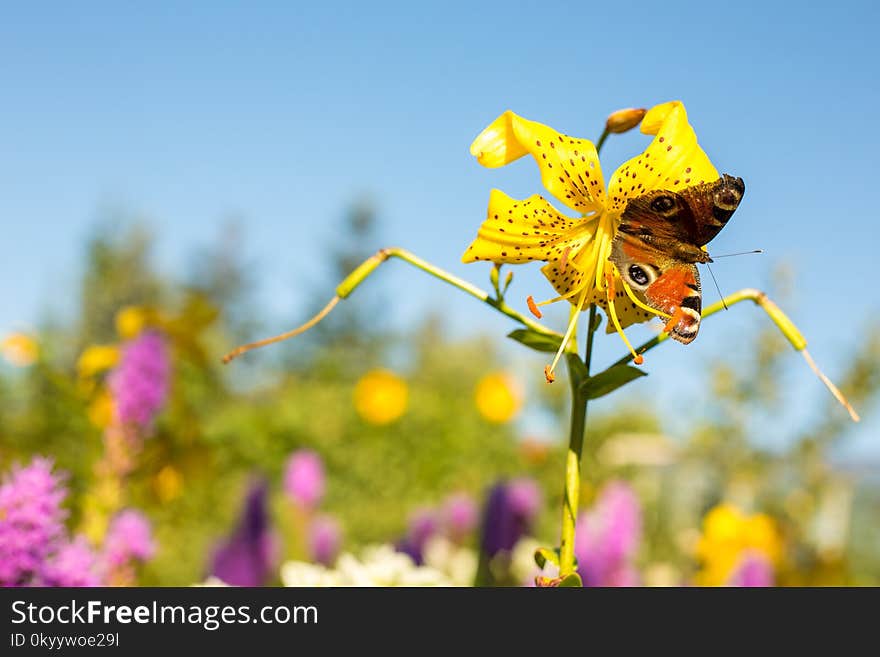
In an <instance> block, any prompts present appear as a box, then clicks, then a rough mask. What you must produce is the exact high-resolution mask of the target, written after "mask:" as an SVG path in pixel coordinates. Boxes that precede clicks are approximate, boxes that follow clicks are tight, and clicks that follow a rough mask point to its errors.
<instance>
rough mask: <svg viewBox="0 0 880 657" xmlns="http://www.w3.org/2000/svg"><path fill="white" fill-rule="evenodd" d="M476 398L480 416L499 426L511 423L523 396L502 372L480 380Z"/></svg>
mask: <svg viewBox="0 0 880 657" xmlns="http://www.w3.org/2000/svg"><path fill="white" fill-rule="evenodd" d="M474 398H475V401H476V403H477V410H479V411H480V415H482V416H483V417H484V418H486V419H487V420H489V422H495V423H497V424H503V423H504V422H510V420H512V419H513V418H514V416H515V415H516V414H517V413H518V412H519V409H520V406H521V405H522V395H521V394H520V392H519V390H518V389H517V386H516V383H515V382H514V381H513V380H512V379H511V378H510V377H509V376H508V375H506V374H503V373H500V372H495V373H492V374H487V375H486V376H484V377H483V378H482V379H480V381H479V383H477V389H476V392H475V394H474Z"/></svg>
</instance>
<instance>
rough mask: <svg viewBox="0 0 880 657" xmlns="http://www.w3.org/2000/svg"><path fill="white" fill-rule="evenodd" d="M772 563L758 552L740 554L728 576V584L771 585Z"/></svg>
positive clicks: (747, 585) (772, 583) (773, 581)
mask: <svg viewBox="0 0 880 657" xmlns="http://www.w3.org/2000/svg"><path fill="white" fill-rule="evenodd" d="M774 583H775V578H774V576H773V564H771V563H770V561H768V560H767V558H766V557H765V556H764V555H763V554H761V553H760V552H755V551H751V552H747V553H746V554H744V555H743V556H742V558H741V559H740V561H739V564H738V565H737V567H736V569H735V570H734V572H733V575H731V577H730V582H729V584H730V586H746V587H768V586H773V585H774Z"/></svg>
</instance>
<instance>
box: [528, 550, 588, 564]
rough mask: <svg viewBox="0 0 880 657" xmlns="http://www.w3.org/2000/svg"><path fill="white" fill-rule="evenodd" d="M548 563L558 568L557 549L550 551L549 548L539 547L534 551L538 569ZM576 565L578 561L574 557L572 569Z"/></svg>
mask: <svg viewBox="0 0 880 657" xmlns="http://www.w3.org/2000/svg"><path fill="white" fill-rule="evenodd" d="M548 562H549V563H552V564H553V565H554V566H556V567H557V568H559V548H553V549H552V550H551V549H550V548H545V547H541V548H538V549H537V550H535V563H536V564H538V568H543V567H544V565H545V564H547V563H548ZM577 565H578V560H577V557H575V559H574V567H575V568H577Z"/></svg>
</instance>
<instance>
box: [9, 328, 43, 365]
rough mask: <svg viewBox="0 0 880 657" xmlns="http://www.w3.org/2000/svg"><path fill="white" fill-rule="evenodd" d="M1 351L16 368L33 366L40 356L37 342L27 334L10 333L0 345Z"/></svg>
mask: <svg viewBox="0 0 880 657" xmlns="http://www.w3.org/2000/svg"><path fill="white" fill-rule="evenodd" d="M0 350H2V352H3V358H5V359H6V361H7V362H8V363H9V364H10V365H15V366H16V367H27V366H28V365H32V364H33V362H34V361H35V360H37V357H38V356H39V355H40V346H39V345H38V344H37V341H36V340H35V339H34V338H33V337H31V336H30V335H27V334H26V333H10V334H9V335H7V336H6V337H5V338H4V339H3V342H2V343H0Z"/></svg>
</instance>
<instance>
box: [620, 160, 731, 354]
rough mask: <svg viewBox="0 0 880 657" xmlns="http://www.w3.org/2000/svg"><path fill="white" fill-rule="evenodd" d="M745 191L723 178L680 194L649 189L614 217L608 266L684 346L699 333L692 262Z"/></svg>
mask: <svg viewBox="0 0 880 657" xmlns="http://www.w3.org/2000/svg"><path fill="white" fill-rule="evenodd" d="M744 192H745V185H744V184H743V181H742V178H734V177H733V176H729V175H727V174H724V175H723V176H722V177H721V178H719V179H718V180H716V181H714V182H711V183H704V184H701V185H694V186H693V187H686V188H684V189H682V190H681V191H680V192H671V191H667V190H655V191H652V192H649V193H647V194H644V195H643V196H639V197H636V198H634V199H631V200H630V201H629V202H628V203H627V205H626V208H625V209H624V211H623V214H622V215H621V218H620V227H619V229H618V234H617V236H616V237H615V239H614V243H613V245H612V250H611V258H610V259H611V261H612V262H613V263H614V264H615V265H616V266H617V270H618V272H620V275H621V276H622V277H623V280H624V281H626V283H627V284H628V285H629V286H630V287H631V288H632V290H633V291H634V292H635V294H636V295H637V296H638V297H640V300H641V301H643V302H644V303H645V304H646V305H648V306H650V307H651V308H654V309H655V310H659V311H661V312H663V313H666V314H667V315H670V317H671V318H670V319H669V321H668V322H667V324H666V330H667V331H668V332H669V334H670V336H671V337H672V338H674V339H675V340H678V341H679V342H683V343H685V344H687V343H689V342H692V341H693V340H694V338H696V337H697V332H698V331H699V328H700V311H701V308H702V292H701V290H700V275H699V273H698V272H697V267H696V263H698V262H703V263H705V262H710V261H711V258H709V255H708V254H707V253H706V252H705V250H703V248H702V247H703V246H705V245H706V244H708V243H709V241H711V240H712V238H714V237H715V236H716V235H717V234H718V233H719V232H720V231H721V229H722V228H724V226H725V225H726V224H727V222H728V220H729V219H730V217H731V216H732V215H733V213H734V211H735V210H736V208H737V206H738V205H739V202H740V200H742V197H743V194H744Z"/></svg>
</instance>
